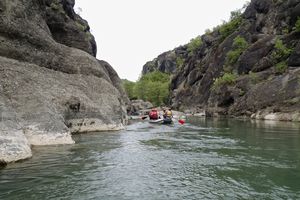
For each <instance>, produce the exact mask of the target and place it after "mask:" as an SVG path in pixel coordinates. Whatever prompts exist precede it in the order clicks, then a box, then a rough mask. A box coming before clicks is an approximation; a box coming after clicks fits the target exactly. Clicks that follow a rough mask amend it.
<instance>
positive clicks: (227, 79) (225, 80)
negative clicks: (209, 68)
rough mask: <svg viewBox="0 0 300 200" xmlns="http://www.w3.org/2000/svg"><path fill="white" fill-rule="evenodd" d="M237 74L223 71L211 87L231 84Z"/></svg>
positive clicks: (234, 81)
mask: <svg viewBox="0 0 300 200" xmlns="http://www.w3.org/2000/svg"><path fill="white" fill-rule="evenodd" d="M236 78H237V76H236V75H235V74H232V73H225V74H224V75H223V76H222V77H219V78H216V79H215V82H214V84H213V87H212V89H213V90H216V89H217V88H220V87H221V86H222V85H233V84H235V83H236Z"/></svg>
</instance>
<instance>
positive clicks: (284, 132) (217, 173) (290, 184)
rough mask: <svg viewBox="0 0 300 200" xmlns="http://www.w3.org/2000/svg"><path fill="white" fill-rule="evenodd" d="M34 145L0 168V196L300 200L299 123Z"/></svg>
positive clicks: (215, 124)
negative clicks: (24, 156) (21, 157)
mask: <svg viewBox="0 0 300 200" xmlns="http://www.w3.org/2000/svg"><path fill="white" fill-rule="evenodd" d="M74 139H75V140H76V144H75V145H67V146H50V147H35V148H34V152H33V153H34V157H33V158H32V159H30V160H27V161H24V162H21V163H15V164H12V165H9V166H8V167H6V168H5V169H3V170H1V171H0V199H299V198H300V163H299V162H300V133H299V124H292V123H276V124H274V123H269V124H268V123H265V122H249V121H246V122H244V121H236V120H218V121H212V120H201V119H189V123H187V124H185V125H183V126H181V125H179V124H175V125H172V126H164V125H163V126H162V125H156V124H149V123H147V122H138V123H134V124H132V125H130V126H128V127H127V130H126V131H121V132H110V133H107V132H104V133H93V134H82V135H75V136H74Z"/></svg>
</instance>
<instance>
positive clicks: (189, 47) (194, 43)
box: [187, 36, 202, 56]
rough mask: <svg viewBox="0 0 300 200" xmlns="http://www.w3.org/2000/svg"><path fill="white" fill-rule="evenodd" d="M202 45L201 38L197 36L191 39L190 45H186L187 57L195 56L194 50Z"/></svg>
mask: <svg viewBox="0 0 300 200" xmlns="http://www.w3.org/2000/svg"><path fill="white" fill-rule="evenodd" d="M201 45H202V40H201V37H200V36H198V37H196V38H193V39H191V41H190V43H188V45H187V50H188V52H189V55H190V56H192V55H194V54H195V52H196V50H197V49H198V48H199V47H200V46H201Z"/></svg>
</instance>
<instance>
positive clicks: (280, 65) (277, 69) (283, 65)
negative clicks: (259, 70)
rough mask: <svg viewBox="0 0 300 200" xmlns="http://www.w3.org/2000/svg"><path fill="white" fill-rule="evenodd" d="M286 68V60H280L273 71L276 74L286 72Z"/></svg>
mask: <svg viewBox="0 0 300 200" xmlns="http://www.w3.org/2000/svg"><path fill="white" fill-rule="evenodd" d="M287 68H288V65H287V63H286V61H282V62H280V63H277V64H276V65H275V73H276V74H283V73H284V72H286V70H287Z"/></svg>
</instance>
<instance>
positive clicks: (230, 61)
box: [224, 36, 249, 72]
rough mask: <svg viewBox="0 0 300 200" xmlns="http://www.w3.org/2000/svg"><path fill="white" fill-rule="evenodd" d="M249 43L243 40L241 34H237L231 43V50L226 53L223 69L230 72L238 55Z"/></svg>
mask: <svg viewBox="0 0 300 200" xmlns="http://www.w3.org/2000/svg"><path fill="white" fill-rule="evenodd" d="M248 46H249V44H248V42H247V41H246V40H245V38H243V37H241V36H237V37H236V38H235V39H234V41H233V45H232V48H233V49H232V50H231V51H229V52H228V53H227V55H226V60H225V65H224V70H225V71H227V72H230V71H231V70H232V65H234V64H235V63H236V62H237V61H238V59H239V57H240V55H241V54H242V53H243V52H244V51H245V50H246V49H247V48H248Z"/></svg>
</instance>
